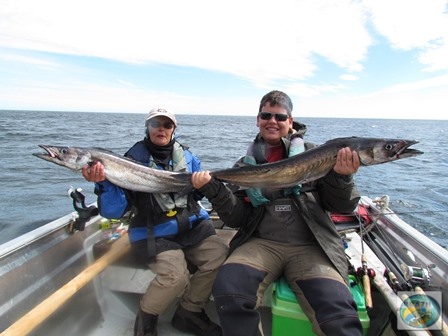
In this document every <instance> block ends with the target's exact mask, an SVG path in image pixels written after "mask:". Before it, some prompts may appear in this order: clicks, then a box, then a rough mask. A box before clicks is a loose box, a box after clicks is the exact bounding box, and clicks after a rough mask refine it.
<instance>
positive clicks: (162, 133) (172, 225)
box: [83, 108, 228, 336]
mask: <svg viewBox="0 0 448 336" xmlns="http://www.w3.org/2000/svg"><path fill="white" fill-rule="evenodd" d="M176 127H177V121H176V118H175V116H174V115H173V114H172V113H170V112H169V111H167V110H165V109H162V108H156V109H152V110H151V111H150V112H149V114H148V116H147V117H146V123H145V134H146V136H145V138H144V139H143V140H142V141H139V142H137V143H136V144H135V145H134V146H132V147H131V148H130V149H129V150H128V151H127V153H126V154H125V156H126V157H129V158H131V159H133V160H135V161H138V162H141V163H142V164H143V165H146V166H149V167H152V168H157V169H163V170H169V171H179V172H185V171H188V172H197V171H200V169H201V162H200V160H199V159H198V158H197V157H196V156H194V155H193V154H192V153H191V152H190V151H189V150H188V149H187V148H186V147H184V146H183V145H181V144H180V143H179V142H177V141H176V140H175V139H174V131H175V129H176ZM83 176H84V177H85V179H86V180H88V181H91V182H95V193H96V194H97V195H98V207H99V210H100V214H101V215H102V216H104V217H106V218H120V217H122V216H123V215H124V214H125V213H126V212H127V211H129V210H130V211H131V213H132V215H131V218H132V220H131V222H130V226H129V239H130V241H131V248H132V252H133V254H134V255H135V257H136V258H137V259H138V260H139V261H140V262H143V263H146V264H147V265H148V266H149V268H150V269H151V271H153V272H154V274H155V275H156V276H155V278H154V279H153V280H152V281H151V283H150V284H149V286H148V288H147V290H146V293H145V294H144V295H143V297H142V299H141V301H140V309H139V311H138V313H137V318H136V321H135V329H134V330H135V331H134V333H135V335H136V336H153V335H157V328H156V327H157V319H158V316H159V315H160V314H162V313H163V312H164V311H165V310H166V308H167V307H168V306H169V305H170V304H171V303H172V302H173V301H174V300H175V299H176V298H177V297H180V296H181V299H180V302H179V305H178V308H177V310H176V312H175V314H174V316H173V319H172V322H171V323H172V325H173V326H174V327H175V328H177V329H179V330H181V331H186V332H191V333H193V334H195V335H200V336H209V335H212V336H214V335H216V336H218V335H222V333H221V328H220V327H219V326H218V325H217V324H215V323H214V322H212V321H210V319H209V318H208V317H207V315H206V314H205V312H204V307H205V305H206V304H207V302H208V301H209V297H210V294H211V288H212V284H213V281H214V279H215V276H216V272H217V270H218V268H219V266H220V265H221V264H222V263H223V262H224V260H225V258H226V256H227V250H228V247H227V245H226V243H225V242H224V241H223V240H222V239H220V238H219V237H218V236H217V235H216V232H215V229H214V227H213V223H212V221H211V220H210V217H209V215H208V213H207V212H206V211H205V210H203V209H202V208H201V207H200V206H199V205H198V203H197V201H198V200H200V199H201V198H202V195H201V194H200V193H199V192H198V191H194V192H192V193H190V194H188V195H179V194H175V193H167V194H149V193H143V192H136V191H130V190H125V189H122V188H120V187H118V186H116V185H114V184H112V183H111V182H109V181H108V180H106V178H105V175H104V167H103V165H102V164H101V163H100V162H96V163H95V164H94V165H92V166H90V167H89V166H86V167H84V169H83ZM187 262H188V263H189V264H191V265H193V267H194V268H196V272H195V273H194V274H193V275H192V276H191V278H190V273H189V271H188V267H187Z"/></svg>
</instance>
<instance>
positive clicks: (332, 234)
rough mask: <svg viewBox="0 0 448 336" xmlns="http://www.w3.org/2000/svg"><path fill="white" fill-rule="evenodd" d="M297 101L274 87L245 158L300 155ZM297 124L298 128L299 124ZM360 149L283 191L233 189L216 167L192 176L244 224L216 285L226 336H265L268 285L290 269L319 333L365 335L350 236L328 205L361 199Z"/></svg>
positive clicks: (233, 221)
mask: <svg viewBox="0 0 448 336" xmlns="http://www.w3.org/2000/svg"><path fill="white" fill-rule="evenodd" d="M292 109H293V104H292V102H291V99H290V98H289V96H288V95H286V94H285V93H283V92H281V91H271V92H269V93H267V94H266V95H265V96H264V97H263V98H262V99H261V102H260V106H259V113H258V116H257V126H258V127H259V134H258V135H257V137H256V138H255V140H254V142H253V143H252V144H251V145H250V146H249V148H248V150H247V153H246V156H245V157H244V158H243V159H242V160H241V161H240V162H239V163H238V164H239V165H241V164H262V163H266V162H275V161H278V160H281V159H284V158H287V157H289V156H292V155H296V154H298V153H300V152H302V151H303V150H305V147H310V146H312V145H311V144H306V145H307V146H305V144H304V143H303V140H302V136H303V134H304V133H305V126H304V125H301V126H302V128H301V129H300V128H299V127H298V126H300V125H299V124H298V123H294V122H293V117H292ZM295 128H297V129H298V130H299V131H297V130H296V129H295ZM359 166H360V163H359V158H358V155H357V153H356V152H352V151H351V150H350V149H349V148H343V149H341V150H340V151H339V152H338V157H337V163H336V165H335V166H334V168H333V170H332V171H330V172H329V173H328V174H327V175H326V176H324V177H322V178H320V179H319V180H317V181H313V182H310V183H306V184H304V185H297V186H295V187H292V188H286V189H282V190H272V189H248V190H240V191H237V192H235V193H232V192H231V191H230V189H229V188H227V187H226V186H225V185H224V184H223V183H221V182H219V181H217V180H216V179H214V178H211V176H210V174H209V172H198V173H194V174H193V177H192V182H193V185H194V187H195V188H197V189H198V190H200V191H201V193H203V194H204V195H205V196H206V197H207V198H208V199H209V201H210V202H211V203H212V204H213V208H214V209H215V210H216V211H217V212H218V214H219V216H220V218H221V219H222V220H223V221H224V223H225V224H227V225H228V226H231V227H235V228H239V230H238V232H237V234H236V235H235V237H234V239H233V240H232V242H231V243H230V250H231V254H230V256H229V258H228V259H227V260H226V262H225V263H224V265H223V266H221V268H220V270H219V271H218V275H217V277H216V280H215V284H214V286H213V296H214V299H215V305H216V309H217V312H218V315H219V319H220V322H221V327H222V331H223V334H224V335H225V336H258V335H262V332H261V331H260V330H259V325H260V317H259V313H258V311H257V307H258V306H259V305H260V304H261V302H262V299H263V294H264V291H265V290H266V288H267V287H268V286H269V285H270V284H271V283H272V282H273V281H275V280H276V279H277V278H279V277H280V276H282V275H283V276H284V277H285V278H286V280H287V282H288V284H289V286H290V287H291V289H292V291H293V292H294V293H295V295H296V297H297V300H298V302H299V303H300V305H301V307H302V309H303V310H304V312H305V313H306V315H307V316H308V317H309V319H310V321H311V323H312V325H313V331H314V332H315V333H316V334H318V335H331V336H336V335H350V336H356V335H362V325H361V322H360V320H359V318H358V314H357V311H356V304H355V302H354V300H353V297H352V294H351V292H350V290H349V288H348V285H347V282H348V274H347V272H348V263H347V259H346V257H345V253H344V247H343V243H342V241H341V238H340V236H339V234H338V233H337V231H336V228H335V226H334V224H333V223H332V221H331V220H330V218H329V216H328V214H327V211H330V212H340V213H348V212H352V211H353V210H354V209H355V207H356V205H357V203H358V200H359V195H358V193H357V192H356V190H355V187H354V182H353V177H352V175H353V174H354V173H356V172H357V170H358V168H359Z"/></svg>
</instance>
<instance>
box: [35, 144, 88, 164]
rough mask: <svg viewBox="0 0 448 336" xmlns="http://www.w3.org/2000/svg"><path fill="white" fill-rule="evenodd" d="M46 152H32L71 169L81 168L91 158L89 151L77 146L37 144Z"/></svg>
mask: <svg viewBox="0 0 448 336" xmlns="http://www.w3.org/2000/svg"><path fill="white" fill-rule="evenodd" d="M39 147H40V148H43V149H44V150H45V151H46V153H33V155H34V156H37V157H38V158H41V159H43V160H46V161H50V162H53V163H56V164H57V165H60V166H64V167H67V168H69V169H72V170H81V169H82V168H83V167H84V166H85V165H86V164H89V163H91V162H92V161H93V160H92V158H91V154H90V153H89V151H87V150H84V149H82V148H78V147H64V146H47V145H39Z"/></svg>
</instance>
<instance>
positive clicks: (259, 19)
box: [0, 0, 448, 115]
mask: <svg viewBox="0 0 448 336" xmlns="http://www.w3.org/2000/svg"><path fill="white" fill-rule="evenodd" d="M447 4H448V2H447V1H446V0H431V1H427V0H392V1H390V0H338V1H334V0H300V1H297V0H277V1H272V0H269V1H268V0H260V1H255V0H252V1H251V0H248V1H236V0H229V1H226V2H214V1H208V0H192V1H183V0H178V1H175V0H172V1H147V0H130V1H127V2H125V1H119V0H111V1H106V0H95V1H88V0H78V1H70V0H67V1H60V0H40V1H34V0H0V8H1V10H0V48H2V49H0V50H7V52H8V53H3V54H0V62H2V63H4V64H0V71H2V68H3V69H6V68H7V67H8V65H9V64H10V63H12V61H14V62H15V63H16V64H21V63H23V65H27V66H35V67H38V68H39V69H41V68H44V69H46V70H50V71H48V72H47V74H48V75H51V76H53V77H51V79H55V78H57V76H58V75H60V77H61V78H63V80H61V81H60V82H54V83H53V82H51V81H50V79H49V78H47V81H46V78H39V79H37V80H36V79H33V78H29V79H28V78H27V79H26V80H25V81H24V82H23V83H22V86H21V87H20V86H17V87H15V86H13V85H8V87H7V90H8V91H6V90H4V89H3V88H2V89H1V90H0V101H2V102H3V103H4V104H11V106H14V102H15V101H17V102H21V104H22V105H21V106H23V104H26V106H29V107H30V108H32V107H33V106H47V108H48V109H50V108H52V107H54V108H55V109H60V108H61V106H66V107H69V108H71V107H73V109H76V110H89V111H101V110H102V111H142V110H143V111H144V110H146V109H147V108H148V104H149V103H148V102H151V101H154V100H157V101H158V102H160V104H163V105H165V106H169V105H170V104H171V105H173V106H174V109H175V110H177V111H185V112H189V111H200V112H202V113H209V112H210V110H211V109H213V112H214V113H217V114H225V113H228V111H229V110H230V109H229V106H232V103H233V104H240V105H239V106H241V110H242V111H250V110H251V109H253V102H254V101H258V99H259V98H260V97H258V93H257V96H255V97H254V96H250V97H249V96H248V97H247V99H244V100H241V99H238V98H235V99H232V97H230V98H229V97H228V96H226V99H225V100H226V104H224V103H223V102H222V101H223V98H222V97H221V96H219V95H218V94H216V96H215V97H208V98H207V97H205V98H204V97H198V96H187V95H185V94H183V92H182V91H178V92H175V89H174V88H173V90H170V91H168V90H162V91H159V90H158V89H157V88H154V87H151V88H150V89H148V88H145V89H143V88H141V87H140V86H139V85H137V84H136V81H134V79H133V78H132V76H129V77H126V76H121V73H120V74H113V75H111V76H110V77H109V78H99V79H98V81H96V79H97V77H96V76H97V75H98V74H99V72H95V69H94V68H91V69H88V68H87V67H83V66H82V65H73V64H68V63H63V62H62V61H61V62H60V63H59V62H57V57H56V56H55V55H57V54H62V55H69V56H70V55H78V56H90V57H97V58H99V60H101V59H110V60H114V61H119V62H123V63H124V64H126V63H132V64H164V65H179V66H187V67H193V68H199V69H205V70H210V71H213V72H217V73H222V74H230V75H232V76H235V77H237V78H241V79H244V81H245V82H244V83H245V84H244V85H245V86H247V87H249V88H250V90H251V92H250V95H252V94H254V95H256V93H255V92H259V91H260V90H263V91H264V90H270V89H272V87H275V88H279V89H284V90H285V91H286V92H291V95H293V96H295V97H297V98H298V99H299V100H303V102H304V104H309V111H311V113H312V114H313V115H316V114H317V113H320V112H322V113H323V114H325V113H328V111H330V108H331V109H334V108H336V107H339V108H341V111H347V113H348V111H351V112H352V113H356V112H357V111H366V110H372V112H373V109H374V107H377V108H376V109H375V111H374V112H375V113H379V112H378V111H384V110H386V106H395V105H396V106H399V105H400V104H402V105H403V104H404V103H403V101H406V104H408V103H409V102H413V105H414V106H420V105H422V106H423V105H424V103H423V102H425V101H426V100H425V97H424V96H423V92H421V91H422V90H423V91H425V92H426V93H428V91H429V90H430V89H434V90H435V91H434V92H433V93H428V95H427V97H428V99H433V101H437V102H438V104H439V105H440V107H437V106H436V105H434V106H433V108H432V109H431V110H434V111H436V110H437V111H440V109H441V108H442V106H447V98H443V97H444V94H445V97H446V96H448V94H447V92H448V89H447V87H448V84H447V83H446V79H445V77H444V76H441V73H442V72H443V71H446V70H448V19H447ZM379 35H381V36H379ZM383 37H384V38H385V39H386V40H387V41H389V42H390V45H391V46H392V48H395V49H397V50H405V51H409V52H414V53H415V52H416V56H415V60H416V62H417V61H418V62H420V64H421V65H422V69H424V70H426V71H428V72H435V71H438V73H437V74H436V76H437V77H435V78H434V79H432V80H431V79H428V80H425V81H416V82H415V83H411V79H410V80H409V83H405V84H400V85H394V86H391V87H389V88H388V84H387V81H386V80H384V83H381V85H376V86H375V87H376V89H375V90H376V91H375V92H373V93H372V92H371V93H369V94H367V93H362V94H361V95H360V96H354V95H353V96H352V95H351V94H350V88H352V87H353V86H350V85H353V84H354V83H356V84H358V83H360V85H362V84H361V82H362V81H361V80H359V78H372V77H368V76H364V74H365V73H366V72H367V71H368V70H369V69H366V68H365V67H366V66H367V65H368V64H369V62H370V61H371V60H370V59H368V57H369V53H368V51H369V48H370V47H371V46H372V44H374V43H382V42H383ZM375 39H376V41H375ZM10 50H11V53H9V52H10ZM18 50H30V51H38V52H39V51H40V52H44V53H48V55H51V58H48V59H45V58H44V56H42V58H38V55H47V54H39V53H37V52H32V53H26V55H28V56H23V55H20V51H18ZM12 52H15V53H14V54H12ZM30 55H36V56H35V57H32V56H30ZM321 61H323V62H321ZM322 63H326V64H329V65H330V67H329V68H331V69H330V70H331V71H332V74H331V76H329V77H325V76H324V75H325V74H324V75H322V73H323V72H325V70H324V69H322V68H319V66H320V65H321V64H322ZM75 66H76V69H75V70H73V67H75ZM69 67H70V68H69ZM56 70H57V71H56ZM40 73H41V72H40ZM61 74H62V75H61ZM75 74H81V75H83V78H81V76H79V77H76V76H75ZM232 76H229V77H232ZM2 77H3V75H2ZM420 78H421V77H419V79H420ZM89 79H91V81H89ZM355 81H356V82H355ZM1 82H2V80H1V78H0V83H1ZM5 82H6V81H5ZM395 82H397V80H395ZM8 84H9V83H8ZM246 84H247V85H246ZM17 85H19V84H17ZM242 86H243V85H242ZM13 88H14V90H15V91H11V90H12V89H13ZM357 89H358V87H357ZM360 89H361V87H360ZM235 90H238V89H235ZM359 91H361V90H359ZM413 93H415V94H413ZM340 94H344V96H340ZM328 95H329V97H328ZM393 95H396V96H395V97H394V96H393ZM224 96H225V95H224ZM23 97H27V98H26V101H25V102H24V99H23ZM417 98H418V99H421V101H422V103H420V102H417V101H416V99H417ZM349 100H351V102H349ZM8 102H11V103H8ZM361 102H362V104H361ZM387 102H390V103H387ZM392 102H396V103H392ZM357 103H359V105H357ZM45 104H46V105H45ZM206 104H213V105H210V106H213V108H211V107H210V106H206ZM326 104H328V105H326ZM411 105H412V104H410V103H409V107H412V106H411ZM8 106H9V105H7V106H4V107H3V106H0V108H5V107H6V108H8ZM205 106H206V107H205ZM233 106H235V105H233ZM243 106H244V108H243ZM325 107H328V109H327V108H325ZM350 107H351V108H350ZM397 110H398V109H397ZM232 111H234V110H232ZM319 111H320V112H319ZM386 115H387V113H386Z"/></svg>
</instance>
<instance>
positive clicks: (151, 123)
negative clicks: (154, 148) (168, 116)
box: [149, 120, 174, 129]
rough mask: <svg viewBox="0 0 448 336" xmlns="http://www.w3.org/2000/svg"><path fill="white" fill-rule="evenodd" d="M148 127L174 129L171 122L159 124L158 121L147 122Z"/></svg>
mask: <svg viewBox="0 0 448 336" xmlns="http://www.w3.org/2000/svg"><path fill="white" fill-rule="evenodd" d="M149 126H151V127H152V128H160V126H162V127H163V128H166V129H172V128H173V127H174V124H173V123H172V122H171V121H165V122H161V121H158V120H153V121H150V122H149Z"/></svg>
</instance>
